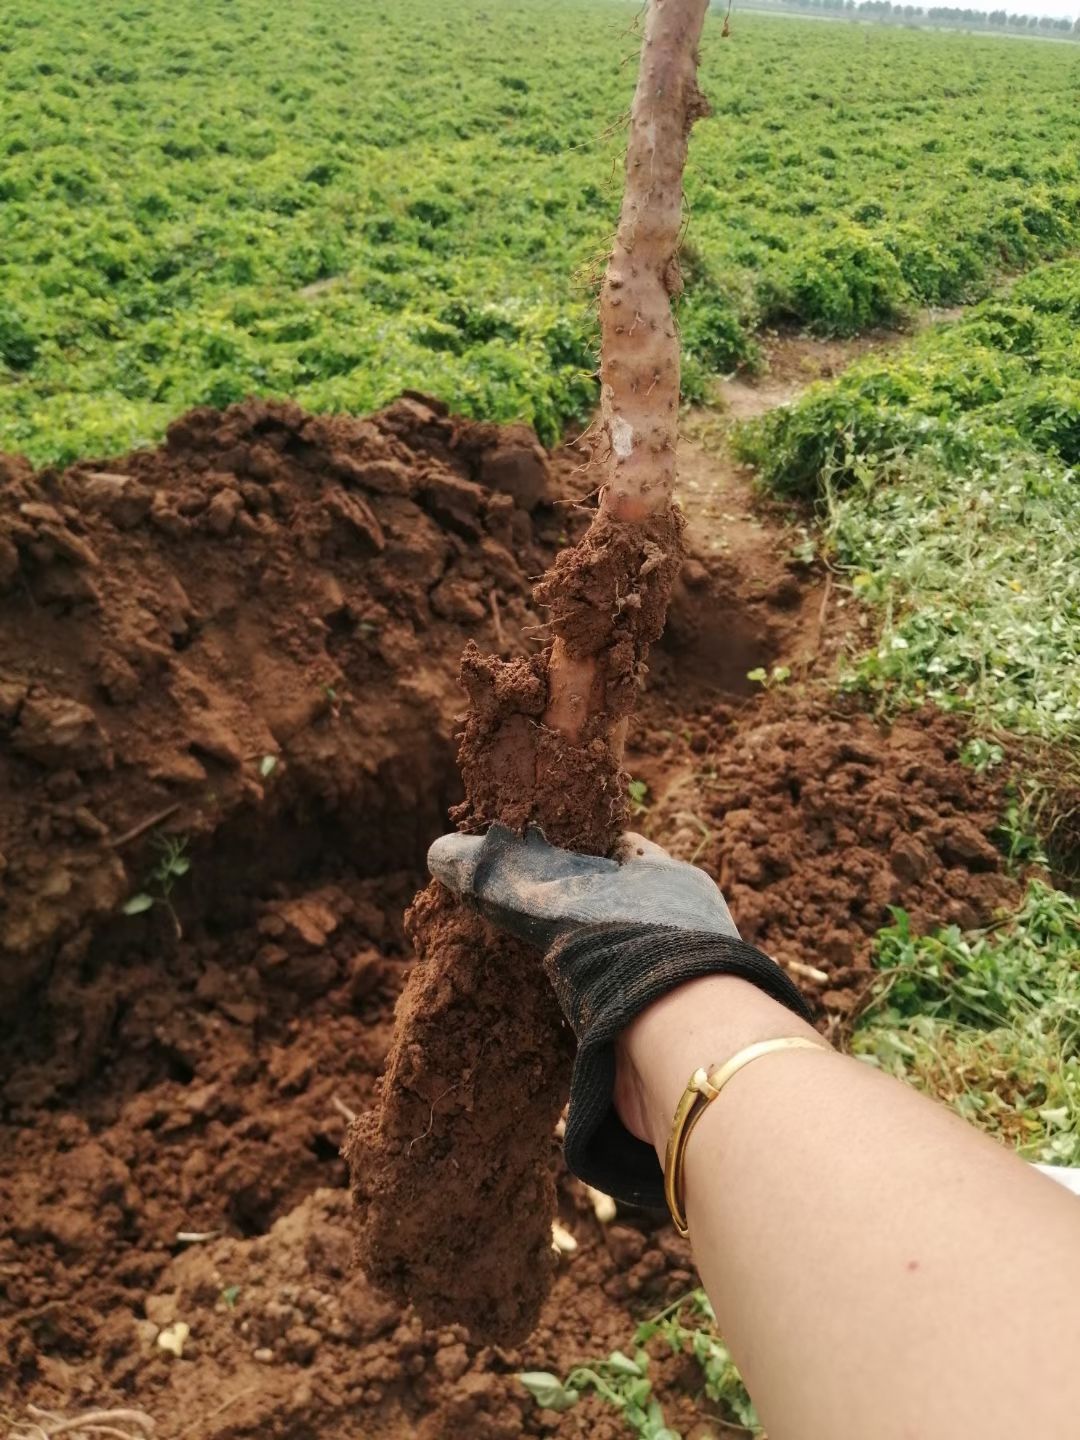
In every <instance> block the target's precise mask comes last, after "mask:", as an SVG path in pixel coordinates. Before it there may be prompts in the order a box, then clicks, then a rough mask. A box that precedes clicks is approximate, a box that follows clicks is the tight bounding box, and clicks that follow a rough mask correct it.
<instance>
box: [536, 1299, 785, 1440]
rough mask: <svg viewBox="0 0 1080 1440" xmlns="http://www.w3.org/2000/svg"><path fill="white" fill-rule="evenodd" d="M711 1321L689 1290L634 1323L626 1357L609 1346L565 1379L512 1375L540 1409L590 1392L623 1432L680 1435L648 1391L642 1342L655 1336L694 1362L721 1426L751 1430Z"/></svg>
mask: <svg viewBox="0 0 1080 1440" xmlns="http://www.w3.org/2000/svg"><path fill="white" fill-rule="evenodd" d="M686 1320H689V1321H690V1323H689V1324H687V1323H686ZM694 1322H697V1323H694ZM715 1323H716V1316H715V1314H714V1313H713V1308H712V1306H711V1305H710V1303H709V1299H708V1296H707V1295H706V1294H705V1292H704V1290H692V1291H691V1292H690V1293H689V1294H688V1295H683V1296H680V1298H679V1299H678V1300H676V1301H674V1302H673V1304H671V1305H669V1306H668V1307H667V1308H666V1309H665V1310H661V1311H660V1313H659V1314H658V1315H654V1316H653V1317H652V1319H651V1320H646V1321H644V1322H643V1323H642V1324H641V1325H639V1326H638V1328H637V1330H636V1331H635V1332H634V1347H635V1348H634V1353H633V1356H632V1357H631V1356H629V1355H627V1354H625V1353H624V1352H623V1351H622V1350H613V1351H612V1352H611V1354H610V1355H609V1356H608V1357H607V1359H606V1360H596V1361H593V1362H591V1363H589V1364H585V1365H577V1366H575V1367H574V1369H573V1370H571V1371H570V1373H569V1374H568V1375H567V1377H566V1379H565V1380H560V1379H559V1377H558V1376H557V1375H552V1374H550V1373H549V1372H548V1371H546V1370H529V1371H526V1372H525V1373H524V1374H521V1375H519V1376H518V1379H519V1380H520V1381H521V1383H522V1384H523V1385H524V1386H525V1389H526V1390H528V1392H529V1394H530V1395H531V1396H532V1397H533V1399H534V1400H535V1401H536V1403H537V1405H538V1406H539V1407H540V1409H541V1410H554V1411H557V1412H558V1411H563V1410H570V1409H572V1408H573V1406H575V1405H576V1404H577V1403H578V1401H579V1400H580V1399H581V1397H582V1396H583V1395H585V1394H587V1393H590V1392H591V1393H592V1394H594V1395H598V1396H599V1397H600V1399H601V1400H604V1401H605V1402H606V1403H607V1404H609V1405H610V1406H611V1407H612V1408H613V1409H615V1410H617V1411H618V1412H619V1413H620V1415H621V1416H622V1419H623V1421H624V1422H625V1424H626V1428H627V1432H628V1433H629V1434H632V1435H636V1436H638V1437H639V1440H682V1437H681V1435H680V1433H679V1432H678V1431H677V1430H673V1429H672V1428H671V1426H670V1425H668V1423H667V1420H666V1418H665V1416H664V1411H663V1409H662V1407H661V1405H660V1403H659V1401H657V1400H656V1399H655V1398H654V1396H653V1394H652V1381H651V1380H650V1378H649V1364H650V1357H649V1353H648V1351H647V1350H646V1349H645V1348H644V1347H645V1344H646V1342H648V1341H649V1340H652V1339H654V1338H655V1339H659V1340H661V1341H663V1342H665V1343H666V1344H667V1345H668V1346H669V1347H670V1349H671V1353H672V1354H673V1355H689V1356H692V1357H693V1359H694V1360H696V1361H697V1363H698V1365H699V1366H700V1368H701V1372H702V1379H703V1382H704V1384H703V1387H702V1389H703V1393H704V1396H705V1398H706V1399H708V1400H711V1401H712V1402H713V1403H714V1404H716V1405H718V1406H720V1407H721V1409H722V1412H723V1417H724V1422H725V1424H726V1425H727V1426H729V1427H730V1426H731V1425H732V1422H734V1423H735V1424H737V1425H738V1426H739V1427H741V1428H742V1429H744V1430H746V1431H747V1432H748V1433H751V1434H756V1433H758V1431H759V1429H760V1426H759V1423H758V1418H757V1415H756V1413H755V1411H754V1407H753V1404H752V1403H751V1401H750V1397H749V1396H748V1395H747V1393H746V1390H745V1388H744V1387H743V1383H742V1380H741V1379H740V1377H739V1372H738V1371H737V1370H736V1369H735V1366H734V1363H733V1362H732V1359H731V1355H730V1353H729V1352H728V1349H727V1347H726V1346H725V1345H724V1344H723V1343H722V1342H721V1340H720V1339H719V1337H718V1336H717V1334H716V1332H715V1328H714V1327H715Z"/></svg>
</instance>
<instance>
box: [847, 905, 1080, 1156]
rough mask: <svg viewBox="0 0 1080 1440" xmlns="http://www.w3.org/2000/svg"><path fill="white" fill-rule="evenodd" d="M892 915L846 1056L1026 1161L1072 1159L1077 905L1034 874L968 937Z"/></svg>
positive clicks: (1077, 1043)
mask: <svg viewBox="0 0 1080 1440" xmlns="http://www.w3.org/2000/svg"><path fill="white" fill-rule="evenodd" d="M894 917H895V918H894V922H893V924H892V925H891V926H889V927H888V928H887V929H885V930H883V931H882V932H881V934H880V935H879V937H878V942H877V949H876V952H875V957H874V963H875V967H876V969H877V971H878V979H877V982H876V984H875V987H874V990H873V992H872V994H871V996H870V999H869V1001H868V1003H867V1005H866V1007H865V1008H864V1010H863V1011H862V1013H861V1015H860V1017H859V1019H858V1021H857V1024H856V1026H855V1029H854V1033H853V1035H852V1038H851V1043H850V1048H851V1051H852V1053H853V1054H855V1055H858V1056H860V1057H861V1058H863V1059H864V1060H867V1061H869V1062H870V1063H871V1064H874V1065H877V1066H878V1067H880V1068H881V1069H883V1070H886V1071H888V1072H889V1073H891V1074H894V1075H897V1076H900V1077H901V1078H904V1079H907V1080H909V1081H910V1082H912V1083H913V1084H915V1085H917V1086H919V1088H920V1089H923V1090H926V1091H927V1092H928V1093H930V1094H932V1095H935V1096H937V1097H938V1098H939V1099H941V1100H944V1101H945V1102H946V1103H947V1104H949V1105H951V1106H952V1107H953V1109H955V1110H956V1111H957V1112H958V1113H959V1114H961V1115H963V1116H964V1117H965V1118H966V1119H968V1120H970V1121H972V1122H973V1123H974V1124H976V1125H979V1126H980V1127H981V1128H983V1129H985V1130H987V1131H989V1132H990V1133H991V1134H994V1135H997V1136H999V1137H1000V1138H1001V1139H1002V1140H1004V1141H1006V1142H1007V1143H1008V1144H1010V1145H1012V1146H1013V1147H1014V1148H1016V1149H1017V1150H1018V1151H1019V1152H1020V1153H1021V1154H1022V1155H1024V1156H1026V1157H1028V1158H1029V1159H1032V1160H1040V1161H1043V1162H1047V1163H1059V1164H1065V1165H1078V1164H1080V902H1078V901H1077V899H1076V898H1075V897H1073V896H1071V895H1068V894H1066V893H1065V892H1064V891H1061V890H1055V889H1052V888H1051V887H1050V886H1048V885H1046V884H1044V883H1042V882H1041V881H1035V880H1033V881H1031V882H1030V883H1029V885H1028V888H1027V892H1026V894H1025V897H1024V900H1023V903H1022V904H1021V906H1020V907H1019V909H1018V910H1017V911H1016V913H1015V914H1014V915H1012V916H1010V917H1008V918H1007V919H1006V920H1003V921H1002V922H1001V923H999V924H998V925H996V926H993V927H990V928H988V929H986V930H982V931H977V932H975V933H973V934H967V935H965V934H962V933H961V932H960V931H959V930H958V929H957V928H956V927H955V926H950V927H949V928H947V929H944V930H941V931H938V932H937V933H936V934H933V935H917V934H915V933H914V932H913V930H912V928H911V924H910V920H909V918H908V916H907V915H906V913H905V912H904V911H902V910H897V911H895V912H894Z"/></svg>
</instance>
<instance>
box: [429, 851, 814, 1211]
mask: <svg viewBox="0 0 1080 1440" xmlns="http://www.w3.org/2000/svg"><path fill="white" fill-rule="evenodd" d="M428 865H429V867H430V869H431V873H432V874H433V875H434V876H435V878H436V879H437V880H440V881H441V882H442V883H443V884H444V885H446V886H447V887H448V888H449V889H451V890H453V891H455V892H456V893H457V894H459V895H465V896H470V897H472V898H473V899H475V900H476V902H477V904H478V906H479V908H480V911H481V913H482V914H483V915H485V916H486V917H487V918H488V919H489V920H491V921H493V922H494V923H495V924H497V925H501V926H502V927H503V928H504V929H506V930H509V931H510V932H511V933H512V934H514V935H516V936H518V938H519V939H523V940H526V941H530V942H531V943H532V944H534V945H537V946H538V947H540V948H541V949H543V950H544V952H545V954H544V968H545V970H546V971H547V974H548V976H549V978H550V979H551V981H552V983H553V984H554V987H555V993H556V996H557V997H558V1001H559V1004H560V1006H561V1007H562V1011H563V1014H564V1015H565V1016H566V1018H567V1020H568V1021H569V1023H570V1025H571V1027H572V1028H573V1031H574V1034H575V1035H576V1037H577V1042H578V1050H577V1057H576V1059H575V1061H574V1073H573V1078H572V1081H571V1086H570V1109H569V1113H568V1116H567V1121H566V1136H565V1139H564V1142H563V1143H564V1151H565V1154H566V1162H567V1164H568V1165H569V1167H570V1169H571V1170H572V1171H573V1173H574V1174H575V1175H577V1176H578V1177H579V1178H580V1179H582V1180H584V1181H586V1182H587V1183H588V1184H590V1185H594V1186H595V1187H596V1188H597V1189H598V1190H602V1191H604V1192H605V1194H608V1195H613V1196H614V1197H615V1198H616V1199H617V1200H622V1201H624V1202H625V1203H627V1204H633V1205H649V1206H656V1207H657V1208H660V1207H662V1206H663V1204H664V1189H663V1175H662V1173H661V1170H660V1166H659V1164H658V1161H657V1157H656V1154H655V1152H654V1151H653V1149H652V1147H651V1146H649V1145H647V1144H646V1143H645V1142H644V1141H643V1140H639V1139H637V1138H636V1137H635V1136H633V1135H631V1134H630V1132H629V1131H628V1130H627V1129H626V1127H625V1126H624V1125H623V1123H622V1121H621V1120H620V1119H619V1117H618V1115H617V1114H616V1112H615V1109H614V1106H613V1104H612V1096H613V1093H614V1087H615V1048H614V1042H615V1039H616V1036H617V1035H618V1034H619V1032H620V1031H621V1030H624V1029H625V1028H626V1026H627V1025H629V1024H630V1022H631V1021H632V1020H633V1019H634V1018H635V1016H637V1015H639V1014H640V1013H641V1012H642V1011H643V1010H645V1009H646V1008H647V1007H648V1006H649V1005H651V1004H652V1003H653V1002H654V1001H656V1000H659V999H660V997H661V996H662V995H665V994H666V993H667V992H668V991H669V990H674V989H675V988H676V986H678V985H682V984H684V983H685V982H686V981H688V980H693V979H696V978H698V977H699V976H702V975H737V976H740V977H741V978H743V979H745V980H749V981H751V982H752V983H753V984H755V985H757V986H758V987H759V988H760V989H762V990H764V991H765V992H766V993H767V994H769V995H771V996H772V997H773V998H774V999H775V1000H779V1001H780V1002H781V1003H782V1004H784V1005H786V1006H787V1007H788V1008H789V1009H790V1010H793V1011H794V1012H795V1013H796V1014H797V1015H799V1016H801V1017H802V1018H803V1019H809V1018H810V1012H809V1008H808V1006H807V1004H806V1002H805V1000H803V998H802V996H801V995H800V994H799V992H798V990H797V989H796V987H795V985H794V984H793V983H792V982H791V980H790V979H789V978H788V976H787V975H786V974H785V973H784V971H783V970H781V969H780V967H779V965H777V964H776V962H775V961H774V960H770V959H769V957H768V956H767V955H764V954H763V953H762V952H761V951H760V950H757V949H755V948H754V946H752V945H747V944H746V943H745V942H744V941H743V940H741V939H740V938H739V932H738V930H737V929H736V928H735V924H734V922H733V921H732V918H731V914H730V912H729V910H728V908H727V905H726V903H725V901H724V897H723V895H722V894H721V893H720V890H719V889H718V888H717V886H716V885H715V884H714V883H713V881H712V880H711V879H710V878H709V877H708V875H706V874H705V872H704V871H703V870H698V869H697V868H696V867H695V866H693V865H688V864H686V863H685V862H684V861H681V860H675V859H673V858H672V857H671V856H670V855H669V854H668V853H667V851H665V850H662V849H661V848H660V847H659V846H658V845H654V844H652V843H651V841H648V840H645V839H644V838H643V837H642V836H640V835H634V834H627V835H625V836H624V837H623V842H622V845H621V847H620V850H619V858H618V859H616V860H607V859H602V858H597V857H595V856H591V855H577V854H574V853H573V852H572V851H569V850H560V849H558V848H557V847H556V846H554V845H549V844H548V842H547V840H546V839H545V838H544V835H543V833H542V832H541V831H540V830H538V829H537V828H536V827H535V826H533V827H530V828H529V829H528V830H527V831H526V833H525V836H524V838H521V837H519V836H517V835H515V834H514V832H513V831H512V830H508V829H507V828H506V827H505V826H502V825H493V826H492V827H491V829H490V830H489V831H488V833H487V834H486V835H484V836H477V835H444V836H443V837H442V839H440V840H436V841H435V843H434V845H432V847H431V850H430V851H429V852H428ZM710 1058H711V1057H709V1056H703V1057H702V1063H703V1064H704V1063H706V1062H707V1061H708V1060H709V1059H710Z"/></svg>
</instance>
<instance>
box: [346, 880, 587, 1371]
mask: <svg viewBox="0 0 1080 1440" xmlns="http://www.w3.org/2000/svg"><path fill="white" fill-rule="evenodd" d="M407 924H408V932H409V936H410V938H411V940H412V941H413V944H414V946H415V948H416V952H417V964H416V967H415V968H414V970H413V972H412V975H411V976H410V980H409V984H408V987H407V989H406V992H405V994H404V996H403V997H402V1001H401V1003H400V1005H399V1008H398V1015H397V1027H398V1029H397V1034H398V1036H399V1037H402V1036H403V1037H405V1041H406V1043H400V1042H399V1043H395V1046H394V1049H393V1051H392V1053H391V1056H390V1059H389V1061H388V1063H387V1067H386V1072H385V1075H384V1077H383V1079H382V1081H381V1082H380V1087H381V1104H380V1106H379V1108H378V1109H376V1110H373V1111H371V1112H369V1113H368V1114H366V1115H364V1116H363V1117H361V1118H360V1119H359V1120H358V1121H356V1122H355V1124H354V1125H353V1126H352V1127H351V1129H350V1133H349V1139H348V1142H347V1147H346V1153H347V1157H348V1159H349V1161H350V1165H351V1171H352V1177H353V1193H354V1196H355V1198H356V1202H357V1205H358V1207H359V1210H360V1212H361V1213H362V1214H363V1216H364V1224H363V1226H362V1228H361V1230H360V1242H359V1253H360V1259H361V1261H362V1263H363V1265H364V1268H365V1270H366V1271H367V1273H368V1275H369V1276H370V1277H371V1278H372V1279H374V1280H376V1281H377V1282H378V1283H379V1284H380V1285H382V1286H383V1287H384V1288H387V1289H388V1290H390V1291H391V1292H392V1293H396V1294H405V1295H408V1296H411V1297H415V1302H416V1305H417V1308H418V1310H419V1312H420V1314H421V1315H422V1317H423V1318H424V1319H425V1321H427V1322H428V1323H429V1324H434V1325H440V1324H455V1323H457V1324H464V1325H466V1326H468V1329H469V1332H470V1334H471V1336H472V1338H473V1339H474V1340H475V1341H483V1340H485V1339H488V1338H492V1339H496V1340H498V1341H499V1342H500V1343H505V1344H512V1343H515V1342H517V1341H519V1340H522V1339H524V1337H525V1336H526V1335H527V1334H528V1333H529V1332H530V1330H532V1328H533V1327H534V1325H535V1324H536V1320H537V1318H538V1316H539V1313H540V1306H541V1304H542V1302H543V1300H544V1298H545V1296H546V1294H547V1291H548V1288H549V1285H550V1281H551V1272H552V1270H553V1267H554V1258H553V1254H552V1249H551V1217H552V1215H553V1214H554V1212H555V1162H556V1159H557V1154H556V1148H555V1140H554V1133H555V1123H556V1120H557V1118H558V1115H559V1111H560V1109H561V1107H562V1104H563V1101H564V1098H565V1094H566V1084H567V1071H568V1061H569V1054H568V1050H567V1044H566V1038H565V1034H564V1031H563V1027H562V1026H561V1024H560V1021H559V1017H558V1014H557V1011H556V1010H555V1007H554V1006H553V1004H552V1002H551V996H550V993H549V987H548V982H547V979H546V978H545V976H544V974H543V972H542V970H541V969H540V965H539V962H538V958H537V956H536V954H535V952H534V951H531V950H529V949H528V948H527V947H526V946H524V945H521V944H519V943H517V942H515V941H509V940H507V939H506V937H505V936H495V935H493V933H492V931H491V927H490V926H488V925H487V924H486V922H485V921H484V920H482V919H481V918H480V917H479V916H478V915H476V914H475V913H473V912H472V911H470V910H469V909H467V908H466V907H464V906H462V905H460V904H458V903H457V902H456V901H455V900H454V898H453V897H452V896H450V895H449V894H448V893H447V892H446V891H445V890H444V889H443V888H442V887H441V886H439V885H436V884H432V885H430V886H428V888H427V889H426V890H425V891H423V892H422V893H421V894H420V895H419V896H418V897H417V899H416V901H415V902H414V904H413V906H412V909H411V910H410V912H409V916H408V921H407Z"/></svg>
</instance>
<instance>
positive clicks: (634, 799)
mask: <svg viewBox="0 0 1080 1440" xmlns="http://www.w3.org/2000/svg"><path fill="white" fill-rule="evenodd" d="M626 794H627V798H628V799H629V801H630V813H631V815H644V814H645V812H646V810H647V809H648V808H649V807H648V803H647V802H648V799H649V787H648V785H646V783H645V781H644V780H631V781H630V782H629V784H628V785H627V787H626Z"/></svg>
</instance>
